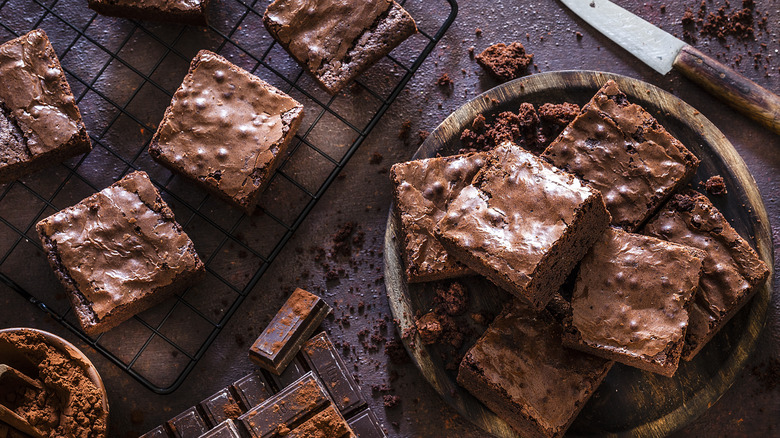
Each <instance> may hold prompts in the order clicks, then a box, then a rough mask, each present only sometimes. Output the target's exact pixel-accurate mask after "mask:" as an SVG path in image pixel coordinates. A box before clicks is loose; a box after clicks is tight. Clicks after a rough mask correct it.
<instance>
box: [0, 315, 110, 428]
mask: <svg viewBox="0 0 780 438" xmlns="http://www.w3.org/2000/svg"><path fill="white" fill-rule="evenodd" d="M0 363H2V364H6V365H9V366H11V367H13V368H14V369H16V370H17V371H19V372H21V373H23V374H25V375H26V376H27V377H29V378H31V379H33V380H35V381H37V382H38V383H39V385H38V386H40V388H36V387H31V386H29V385H14V384H5V383H4V384H3V385H0V404H3V405H5V406H6V407H8V408H9V409H11V410H12V411H14V412H16V413H17V414H18V415H19V416H21V417H22V418H24V419H26V420H27V422H28V423H30V424H31V425H32V426H34V427H36V428H37V429H38V430H39V431H40V432H41V433H42V435H43V436H46V437H52V438H54V437H63V436H65V437H73V438H105V437H107V436H108V435H107V428H108V397H107V396H106V388H105V386H104V385H103V381H102V379H101V378H100V375H99V374H98V372H97V369H96V368H95V366H94V365H93V364H92V362H90V361H89V359H88V358H87V357H86V356H85V355H84V353H82V352H81V351H79V349H77V348H76V347H74V346H73V345H72V344H71V343H69V342H68V341H66V340H64V339H62V338H60V337H59V336H56V335H53V334H51V333H48V332H45V331H41V330H36V329H31V328H9V329H2V330H0ZM0 424H2V423H0ZM0 428H2V426H0ZM0 432H1V431H0ZM10 436H16V435H13V434H12V435H10ZM20 436H21V435H20Z"/></svg>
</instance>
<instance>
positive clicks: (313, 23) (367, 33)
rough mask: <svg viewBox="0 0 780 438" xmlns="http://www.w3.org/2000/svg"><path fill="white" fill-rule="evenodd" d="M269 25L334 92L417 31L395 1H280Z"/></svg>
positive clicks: (269, 12)
mask: <svg viewBox="0 0 780 438" xmlns="http://www.w3.org/2000/svg"><path fill="white" fill-rule="evenodd" d="M263 23H264V24H265V27H266V28H267V29H268V32H270V33H271V35H272V36H273V37H274V38H275V39H276V40H277V41H279V43H280V44H281V45H282V47H284V48H285V49H286V50H287V51H288V52H289V53H290V55H292V57H293V58H295V60H296V61H298V63H299V64H301V66H303V67H304V68H305V69H306V70H307V71H308V72H309V73H311V74H312V76H314V79H316V80H317V82H319V83H320V85H322V86H323V87H324V88H325V89H326V90H327V91H328V92H329V93H331V94H336V93H338V92H339V90H341V89H342V88H344V86H345V85H347V84H348V83H349V82H350V81H351V80H352V79H354V78H355V77H357V76H358V75H359V74H360V73H362V72H363V71H364V70H366V69H368V68H369V67H371V65H372V64H374V63H375V62H376V61H378V60H379V59H380V58H382V57H383V56H385V55H387V54H388V53H390V51H391V50H393V49H394V48H395V47H396V46H397V45H399V44H401V42H402V41H403V40H405V39H406V38H408V37H409V36H410V35H412V34H414V33H416V32H417V25H416V24H415V23H414V20H413V19H412V17H411V15H409V13H407V12H406V11H405V10H404V9H403V8H402V7H401V5H399V4H398V3H396V2H395V1H393V0H275V1H274V2H273V3H271V4H270V5H268V8H267V9H266V11H265V15H263Z"/></svg>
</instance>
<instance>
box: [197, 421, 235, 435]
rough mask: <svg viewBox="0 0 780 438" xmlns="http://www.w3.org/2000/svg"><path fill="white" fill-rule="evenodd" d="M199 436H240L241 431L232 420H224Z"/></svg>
mask: <svg viewBox="0 0 780 438" xmlns="http://www.w3.org/2000/svg"><path fill="white" fill-rule="evenodd" d="M200 438H241V432H240V431H239V430H238V426H236V423H234V422H233V420H225V421H223V422H222V423H220V424H219V425H218V426H217V427H215V428H214V429H211V430H210V431H208V432H206V433H204V434H203V435H201V436H200Z"/></svg>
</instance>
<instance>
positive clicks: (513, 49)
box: [477, 41, 534, 82]
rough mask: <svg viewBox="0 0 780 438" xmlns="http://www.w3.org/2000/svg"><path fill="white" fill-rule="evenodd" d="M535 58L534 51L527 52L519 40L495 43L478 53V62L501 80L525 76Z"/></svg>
mask: <svg viewBox="0 0 780 438" xmlns="http://www.w3.org/2000/svg"><path fill="white" fill-rule="evenodd" d="M533 60H534V55H533V53H525V47H523V45H522V44H520V43H518V42H517V41H515V42H513V43H510V44H509V45H506V44H504V43H498V44H493V45H492V46H490V47H488V48H487V49H485V50H483V51H482V53H480V54H479V55H477V63H478V64H479V65H481V66H482V68H484V69H485V71H487V72H488V73H490V74H491V75H492V76H493V77H494V78H496V79H498V80H499V81H501V82H506V81H511V80H512V79H516V78H519V77H520V76H525V75H526V74H527V72H528V66H529V65H531V63H532V62H533Z"/></svg>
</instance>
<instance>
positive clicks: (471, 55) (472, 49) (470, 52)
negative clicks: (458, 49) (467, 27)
mask: <svg viewBox="0 0 780 438" xmlns="http://www.w3.org/2000/svg"><path fill="white" fill-rule="evenodd" d="M474 50H476V47H474V46H471V47H469V58H471V59H474Z"/></svg>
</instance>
